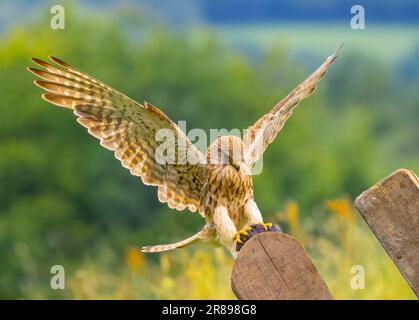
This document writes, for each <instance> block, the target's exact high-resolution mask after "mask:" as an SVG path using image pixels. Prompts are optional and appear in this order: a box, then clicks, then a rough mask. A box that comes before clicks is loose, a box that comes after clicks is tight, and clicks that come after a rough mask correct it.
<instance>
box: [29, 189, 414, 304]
mask: <svg viewBox="0 0 419 320" xmlns="http://www.w3.org/2000/svg"><path fill="white" fill-rule="evenodd" d="M269 218H270V219H269V220H270V221H272V220H276V221H279V223H280V224H281V225H282V226H283V227H285V229H286V230H287V231H288V232H289V233H291V234H292V235H293V236H294V237H296V238H297V239H299V240H300V241H301V242H302V243H303V245H304V246H305V247H306V249H307V251H308V252H309V254H310V256H311V257H312V259H313V261H314V262H315V264H316V265H317V267H318V269H319V271H320V273H321V274H322V276H323V277H324V279H325V281H326V283H327V284H328V286H329V288H330V290H331V292H332V294H333V295H334V297H335V298H337V299H415V295H414V294H413V292H412V290H411V289H410V288H409V286H408V285H407V283H406V281H405V280H404V279H403V277H402V276H401V274H400V273H399V271H398V270H397V268H396V267H395V265H394V264H393V262H392V261H391V260H390V258H389V257H388V256H387V254H386V253H385V252H384V250H383V248H382V247H381V245H380V244H379V243H378V241H377V240H376V239H375V237H374V236H373V234H372V232H371V231H370V230H369V229H368V227H367V226H366V224H365V223H364V222H363V221H362V219H360V218H359V215H358V213H357V212H355V210H354V209H353V208H352V206H351V201H350V200H349V199H348V198H346V197H343V198H340V199H332V200H327V201H325V202H324V204H323V205H322V208H321V210H319V212H317V213H315V214H314V213H313V215H312V216H311V217H308V218H304V220H303V221H301V219H300V214H299V206H298V204H297V203H296V202H294V201H291V202H290V203H288V204H287V205H286V207H285V208H284V210H283V211H282V212H279V213H276V214H272V215H270V217H269ZM99 256H101V257H100V258H98V259H95V260H92V259H91V260H89V261H84V262H82V263H81V264H80V265H79V266H78V268H77V269H76V270H74V272H72V274H71V275H69V280H68V281H67V289H66V290H64V291H63V292H62V297H66V298H75V299H234V298H235V297H234V295H233V293H232V291H231V288H230V273H231V268H232V265H233V261H232V259H231V257H230V256H229V254H228V253H227V252H226V251H224V249H222V248H213V247H210V246H209V245H204V244H200V245H195V246H192V247H189V248H186V249H181V250H177V251H172V252H168V253H164V254H160V255H157V256H156V255H154V256H150V255H144V254H142V253H141V252H140V251H139V250H138V248H136V247H132V248H127V249H126V252H125V255H123V256H121V258H120V260H119V261H117V263H116V266H117V267H110V265H112V264H111V263H106V261H109V260H112V259H110V258H109V257H110V256H111V257H112V256H118V254H115V253H112V252H109V250H103V252H101V253H100V254H99ZM156 257H157V259H155V258H156ZM353 266H362V267H363V269H364V270H365V288H364V289H359V290H355V289H353V288H352V287H351V281H352V279H353V276H354V275H353V274H352V273H351V269H352V268H353ZM29 295H30V297H35V298H45V297H48V295H49V293H48V292H47V291H46V292H45V295H46V296H44V295H43V294H41V293H40V292H39V291H36V294H35V295H31V294H29ZM58 298H59V297H58Z"/></svg>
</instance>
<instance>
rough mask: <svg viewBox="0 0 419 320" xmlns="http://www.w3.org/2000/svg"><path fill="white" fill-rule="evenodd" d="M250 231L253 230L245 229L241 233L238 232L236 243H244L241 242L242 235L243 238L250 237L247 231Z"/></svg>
mask: <svg viewBox="0 0 419 320" xmlns="http://www.w3.org/2000/svg"><path fill="white" fill-rule="evenodd" d="M250 230H252V228H250V227H247V228H246V229H244V230H240V231H239V232H237V234H236V242H238V243H243V241H242V240H241V237H240V236H241V235H243V236H248V233H247V231H250Z"/></svg>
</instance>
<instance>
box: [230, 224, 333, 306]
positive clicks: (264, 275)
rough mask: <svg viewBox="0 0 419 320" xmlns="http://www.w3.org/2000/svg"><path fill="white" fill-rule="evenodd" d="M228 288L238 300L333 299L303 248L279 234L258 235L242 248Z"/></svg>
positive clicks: (291, 239) (284, 235)
mask: <svg viewBox="0 0 419 320" xmlns="http://www.w3.org/2000/svg"><path fill="white" fill-rule="evenodd" d="M231 285H232V289H233V292H234V293H235V295H236V296H237V297H238V298H239V299H258V300H259V299H261V300H262V299H264V300H297V299H302V300H320V299H323V300H329V299H333V298H332V295H331V294H330V292H329V289H328V288H327V285H326V283H325V282H324V280H323V279H322V277H321V276H320V274H319V272H318V271H317V269H316V267H315V266H314V264H313V262H312V261H311V259H310V257H309V256H308V254H307V252H306V251H305V249H304V248H303V246H302V245H301V244H300V243H299V242H298V241H297V240H296V239H294V238H292V237H291V236H289V235H287V234H285V233H280V232H264V233H261V234H258V235H256V236H254V237H252V238H251V239H250V240H249V241H248V242H247V243H246V244H245V245H244V246H243V248H242V249H241V250H240V252H239V255H238V257H237V259H236V261H235V263H234V266H233V271H232V276H231Z"/></svg>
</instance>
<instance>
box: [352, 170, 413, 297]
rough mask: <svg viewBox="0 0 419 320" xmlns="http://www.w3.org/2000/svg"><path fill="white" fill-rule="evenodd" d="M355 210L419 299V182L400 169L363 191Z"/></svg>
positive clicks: (410, 174) (409, 172)
mask: <svg viewBox="0 0 419 320" xmlns="http://www.w3.org/2000/svg"><path fill="white" fill-rule="evenodd" d="M355 207H356V208H357V209H358V211H359V212H360V213H361V215H362V216H363V218H364V219H365V221H366V222H367V223H368V225H369V226H370V228H371V229H372V231H373V232H374V234H375V236H376V237H377V239H378V240H379V241H380V243H381V244H382V246H383V247H384V249H385V250H386V251H387V253H388V254H389V256H390V257H391V259H392V260H393V261H394V263H395V264H396V265H397V267H398V269H399V270H400V272H401V273H402V274H403V276H404V278H405V279H406V281H407V282H408V283H409V285H410V287H411V288H412V289H413V291H414V292H415V294H416V295H417V296H418V297H419V179H418V177H417V176H416V175H415V174H414V173H413V172H412V171H409V170H406V169H399V170H397V171H395V172H393V173H392V174H391V175H390V176H388V177H387V178H385V179H384V180H382V181H380V182H378V183H377V184H376V185H374V186H373V187H371V188H370V189H368V190H367V191H365V192H363V193H362V194H361V195H360V196H358V198H357V199H356V200H355Z"/></svg>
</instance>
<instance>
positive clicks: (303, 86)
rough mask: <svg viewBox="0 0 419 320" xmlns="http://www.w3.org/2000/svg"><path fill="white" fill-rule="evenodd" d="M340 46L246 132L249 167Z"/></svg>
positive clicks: (332, 60)
mask: <svg viewBox="0 0 419 320" xmlns="http://www.w3.org/2000/svg"><path fill="white" fill-rule="evenodd" d="M342 46H343V44H342V45H340V46H339V47H338V48H337V49H336V51H335V52H334V53H333V54H332V55H331V56H329V57H328V58H327V59H326V61H325V62H324V63H323V64H322V65H321V66H320V67H319V68H317V70H316V71H314V72H313V73H312V74H311V75H310V76H309V77H308V78H307V79H305V80H304V81H303V82H302V83H300V84H299V85H298V86H297V87H296V88H295V89H294V90H292V91H291V92H290V93H289V94H288V95H287V96H286V97H285V98H284V99H282V100H281V101H280V102H278V103H277V105H276V106H275V107H274V108H273V109H272V110H271V111H270V112H269V113H267V114H265V115H264V116H263V117H262V118H260V119H259V120H258V121H257V122H256V123H255V124H254V125H253V126H251V127H250V128H249V129H248V130H247V132H246V135H245V136H244V138H243V142H244V159H245V161H246V163H247V164H248V165H249V166H251V165H253V164H254V163H255V162H256V161H257V160H258V159H259V158H260V156H261V155H262V154H263V153H264V152H265V150H266V148H267V147H268V145H269V144H270V143H271V142H272V141H273V140H274V139H275V137H276V135H277V134H278V132H279V131H280V130H281V129H282V127H283V126H284V124H285V121H287V119H288V118H289V117H290V116H291V114H292V111H293V109H294V108H295V107H296V106H297V104H298V103H299V102H300V101H301V100H303V99H305V98H307V97H308V96H309V95H310V94H311V93H313V91H314V90H315V89H316V86H317V84H318V83H319V81H320V80H321V79H322V78H323V76H324V75H325V73H326V72H327V70H328V69H329V66H330V65H331V64H332V63H333V62H334V61H335V60H336V58H337V55H338V52H339V50H340V48H342Z"/></svg>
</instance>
